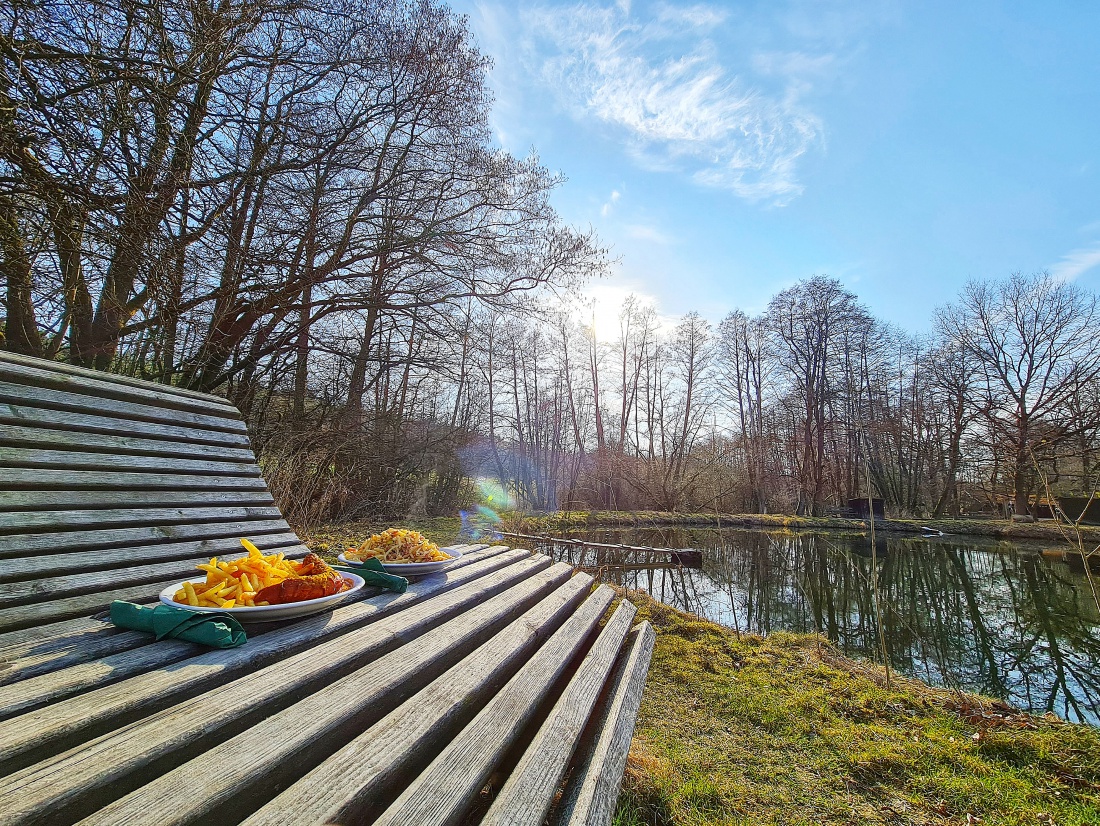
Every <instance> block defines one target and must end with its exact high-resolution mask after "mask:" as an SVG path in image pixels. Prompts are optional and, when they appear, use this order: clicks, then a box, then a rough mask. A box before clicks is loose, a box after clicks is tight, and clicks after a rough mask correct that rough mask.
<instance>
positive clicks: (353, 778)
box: [242, 574, 612, 826]
mask: <svg viewBox="0 0 1100 826" xmlns="http://www.w3.org/2000/svg"><path fill="white" fill-rule="evenodd" d="M590 581H591V579H590V578H589V577H587V576H585V575H583V574H578V575H577V576H574V577H573V579H572V580H570V584H571V585H573V586H574V588H575V596H573V597H571V598H570V600H569V601H568V602H567V603H566V604H565V605H566V607H574V605H575V603H579V606H578V607H576V608H575V610H573V611H572V614H571V616H569V617H568V618H567V619H565V620H564V622H560V623H555V624H554V628H552V629H549V630H552V631H553V634H552V635H551V636H550V637H549V638H548V639H546V638H543V637H542V636H541V635H542V634H543V633H544V632H546V631H547V630H548V629H547V628H546V627H545V625H543V624H537V625H536V624H535V622H534V621H533V620H534V619H535V617H534V616H532V615H533V613H534V609H532V611H531V612H528V614H526V615H524V616H523V617H521V618H520V619H519V620H517V621H516V622H515V623H513V624H512V625H510V626H508V627H507V628H506V629H504V630H503V631H501V632H500V634H498V635H497V636H495V637H494V638H493V639H492V640H490V641H489V642H487V643H486V644H485V645H484V646H482V647H481V648H479V649H478V650H477V651H476V652H474V653H473V654H471V655H469V656H468V657H466V658H465V659H464V660H462V662H460V663H459V664H458V665H456V666H454V667H453V668H452V669H450V670H449V671H448V672H446V673H445V674H443V675H442V676H440V677H439V678H437V679H436V680H435V681H433V682H432V683H431V684H429V685H428V686H427V687H425V688H424V689H422V690H421V691H420V692H419V693H418V694H417V695H415V696H414V697H413V698H411V699H410V700H409V701H408V702H406V703H404V704H403V705H402V706H401V707H400V708H398V709H395V710H394V711H392V712H390V713H389V714H388V715H387V716H386V717H385V718H384V719H382V720H381V721H379V722H378V723H376V724H375V725H373V726H371V727H370V728H369V729H367V730H366V731H365V732H364V733H363V734H361V735H359V736H358V737H356V738H355V739H354V740H352V741H351V742H350V743H348V744H347V745H345V746H344V747H343V748H341V749H339V750H338V751H336V752H335V753H333V754H332V755H331V756H330V757H329V758H328V759H327V760H325V761H324V762H323V763H321V764H320V765H318V766H317V767H316V768H314V769H313V770H312V771H311V772H309V773H308V774H306V775H304V776H303V777H302V778H301V780H300V781H298V782H296V783H294V784H293V785H292V786H290V787H289V788H288V789H286V791H284V792H283V793H281V794H280V795H279V796H278V797H276V798H275V799H273V800H272V801H270V802H269V803H267V804H266V805H265V806H263V807H262V808H261V809H260V810H259V811H257V812H256V813H255V814H254V815H252V816H251V817H249V818H248V819H247V820H245V821H244V824H242V826H282V824H285V823H369V822H371V821H373V819H374V818H375V817H377V816H378V815H379V814H381V812H382V811H383V810H384V809H385V807H386V806H388V805H389V804H390V803H391V802H392V800H393V798H394V797H395V790H397V789H400V788H402V787H403V786H404V785H405V784H406V783H407V782H408V781H409V780H411V779H412V778H413V777H415V775H416V774H417V773H419V772H420V771H421V770H422V769H423V768H424V766H425V765H426V764H427V762H429V761H430V759H431V756H432V755H433V754H435V753H437V752H438V751H439V750H441V749H442V748H443V746H445V745H446V744H447V743H448V742H450V740H451V739H452V738H453V737H454V736H455V735H456V734H458V732H459V731H461V730H462V728H463V727H464V726H465V725H466V724H467V723H468V722H469V720H470V718H471V717H472V716H473V715H474V714H475V713H476V712H477V711H478V710H480V708H482V707H484V706H485V704H486V702H487V700H488V698H489V697H491V696H493V695H494V694H495V693H496V692H498V691H499V690H500V687H501V685H502V683H503V682H504V681H506V680H508V679H511V677H512V676H513V675H514V673H515V671H516V669H517V668H518V667H521V665H522V664H523V663H524V661H529V658H530V657H531V656H538V657H540V658H541V659H543V660H551V659H553V658H554V657H555V655H556V656H557V657H558V659H560V660H563V661H564V660H567V659H568V658H569V656H571V654H572V652H573V651H574V650H575V648H576V646H577V645H578V644H580V642H582V641H583V640H585V639H587V638H588V637H589V635H590V634H591V633H592V631H593V630H594V629H595V627H596V625H597V623H599V621H600V619H601V618H602V617H603V615H604V614H605V612H606V611H607V608H608V606H609V605H610V604H611V600H612V593H611V591H610V590H609V589H606V588H603V589H597V590H596V591H595V592H594V593H591V594H589V593H588V590H589V582H590ZM576 586H580V588H577V587H576ZM558 593H561V591H560V590H559V592H558ZM582 600H583V601H582ZM541 604H542V603H540V605H541ZM533 628H537V629H538V632H539V633H538V634H532V629H533ZM544 639H545V641H544ZM536 642H538V643H541V650H539V651H535V652H534V654H531V653H530V649H531V648H532V646H533V645H534V644H535V643H536ZM334 776H339V777H340V783H339V784H335V785H334V784H332V783H331V782H329V780H330V779H331V778H332V777H334ZM410 822H411V821H410Z"/></svg>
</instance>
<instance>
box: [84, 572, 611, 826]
mask: <svg viewBox="0 0 1100 826" xmlns="http://www.w3.org/2000/svg"><path fill="white" fill-rule="evenodd" d="M590 581H591V580H590V578H588V577H587V576H584V575H582V576H581V581H579V582H573V581H572V580H566V581H564V582H563V583H562V584H561V585H560V586H559V587H558V588H557V589H555V590H554V591H551V592H549V593H548V594H546V596H544V597H543V598H542V599H541V600H539V601H538V602H537V603H536V604H534V605H533V606H532V607H531V608H529V609H528V610H527V611H526V612H525V613H523V614H522V616H520V617H519V618H518V619H513V618H514V616H515V614H516V613H518V609H513V610H512V611H510V612H509V616H507V617H506V618H505V620H504V622H505V623H507V624H505V625H504V629H503V630H502V631H500V632H499V633H497V634H496V635H495V636H493V637H491V638H490V639H489V640H488V641H487V642H485V643H484V644H482V645H481V646H480V647H478V648H477V649H476V650H475V651H474V652H473V653H471V654H470V655H469V657H468V658H467V659H469V658H480V657H481V656H482V652H484V651H485V650H486V649H487V648H489V647H490V646H491V645H492V643H493V642H494V641H497V640H499V639H500V638H501V637H504V638H505V639H504V642H505V644H506V646H507V647H511V648H513V649H514V648H516V647H519V648H520V649H522V651H521V652H520V653H519V654H517V656H522V653H523V652H528V653H529V650H530V649H532V648H535V647H537V645H538V642H540V641H541V640H542V639H545V637H546V636H547V635H548V634H549V633H550V632H552V631H553V629H554V628H556V627H557V625H558V624H560V622H561V621H562V620H564V619H565V617H566V616H567V615H568V613H569V612H568V610H566V609H567V608H569V607H573V606H575V605H576V603H577V602H579V601H580V600H581V599H582V598H583V597H584V594H585V592H587V590H588V587H589V583H590ZM478 613H480V612H479V611H471V612H467V613H466V614H464V615H463V622H462V624H461V625H462V627H461V630H460V629H455V630H454V631H453V632H452V633H454V634H458V635H460V634H469V633H471V632H472V631H473V629H474V627H475V626H476V624H477V623H479V622H483V621H484V620H483V619H480V618H479V617H478V616H477V615H478ZM498 624H499V623H498ZM532 629H538V631H537V633H532ZM510 630H511V631H512V633H511V634H509V633H508V632H509V631H510ZM481 636H482V635H481V634H478V637H479V638H480V637H481ZM423 642H424V643H427V642H429V641H428V640H426V639H425V640H424V641H423ZM450 642H451V641H448V643H450ZM408 648H412V646H406V648H402V649H399V650H397V651H395V652H393V653H392V654H390V655H389V656H388V657H386V658H383V659H382V660H379V661H377V662H375V663H372V664H371V665H369V666H367V667H366V668H364V669H362V670H361V671H360V672H357V673H355V674H352V675H350V676H348V677H345V678H344V679H342V680H338V681H336V682H334V683H332V684H331V685H328V686H326V687H324V688H322V689H320V690H319V691H317V692H316V693H315V694H314V695H313V696H312V697H310V698H309V699H307V700H304V701H302V702H300V703H298V704H296V705H294V706H291V707H289V708H286V709H283V710H282V711H280V712H278V713H276V714H274V715H272V716H271V717H269V718H267V719H266V720H264V721H262V722H261V723H259V724H257V725H256V726H253V727H252V728H250V729H249V730H248V731H245V732H242V733H241V734H238V735H237V736H236V737H234V738H232V739H231V740H229V741H227V742H224V743H221V744H219V746H218V748H217V749H216V750H215V751H213V752H208V753H206V754H204V755H202V756H201V757H198V758H196V759H195V760H192V761H191V762H189V763H187V764H184V765H182V766H180V767H178V768H177V769H175V770H173V771H170V772H167V773H165V774H163V775H161V776H160V777H158V778H156V779H155V780H153V781H152V782H150V783H149V784H147V785H146V786H143V787H142V788H140V789H138V790H136V791H134V792H133V793H131V794H130V795H128V796H127V797H125V798H123V799H122V800H120V801H118V802H117V803H115V804H111V805H108V806H106V807H105V808H103V809H101V810H100V811H98V812H96V813H95V814H94V815H92V816H91V817H89V818H88V819H87V820H86V821H84V824H83V826H97V824H103V825H105V824H111V826H115V824H118V825H119V826H121V825H122V824H131V823H148V822H156V823H158V824H163V825H164V826H182V824H186V823H195V822H198V821H201V820H206V819H209V818H211V817H217V816H218V814H219V813H220V812H221V811H222V810H223V809H224V808H225V807H226V806H243V807H246V808H252V807H254V806H256V805H257V804H258V803H261V802H266V801H264V799H263V793H262V791H261V790H259V789H256V787H255V783H254V782H253V781H254V778H255V777H256V776H257V775H261V776H263V777H265V778H266V779H267V781H268V784H269V785H270V786H272V787H278V786H280V785H283V784H284V783H288V782H291V781H294V780H296V779H297V778H298V777H300V775H301V774H302V772H303V771H304V769H306V768H308V767H310V766H313V765H316V764H317V763H318V762H320V760H321V759H323V757H324V756H327V755H328V754H330V753H331V752H332V750H333V749H334V748H337V747H339V746H340V745H342V744H343V743H345V742H346V741H347V740H348V739H349V738H350V737H351V736H352V734H353V733H354V732H357V731H360V730H362V729H363V728H364V727H366V726H369V725H371V724H372V723H374V722H375V721H376V720H378V719H379V718H380V717H381V716H382V715H383V714H384V713H385V712H387V711H389V710H390V709H393V708H395V707H396V708H405V707H407V706H408V705H409V704H410V703H414V702H416V700H415V698H413V697H410V695H411V694H412V691H411V690H410V689H411V688H413V687H414V685H416V684H423V682H424V681H425V677H426V676H434V675H435V674H438V673H439V672H440V671H441V670H442V669H441V668H440V664H441V655H442V654H443V649H441V648H434V649H423V650H422V651H415V652H414V651H412V650H406V649H408ZM386 660H393V661H394V662H393V664H392V666H391V664H390V663H389V662H386ZM492 664H493V663H492V661H491V660H490V661H486V662H483V663H482V666H481V669H480V671H481V674H482V675H483V676H484V675H485V674H486V673H487V669H489V668H490V667H491V665H492ZM517 667H518V664H517ZM395 669H396V671H395ZM452 673H453V669H451V670H449V671H447V672H446V673H445V674H444V675H443V676H442V677H438V678H436V679H437V680H442V679H444V678H445V677H447V676H449V675H451V674H452ZM412 675H415V680H411V679H410V677H411V676H412ZM456 690H457V689H456ZM417 696H419V695H417ZM407 697H408V698H409V699H408V700H407V701H405V700H406V698H407ZM477 700H478V698H477V697H471V696H470V695H468V694H467V695H465V702H467V703H470V704H476V702H477ZM402 701H405V702H402ZM399 704H400V705H399ZM475 710H476V706H475ZM392 713H393V712H391V714H392ZM395 736H396V737H398V738H400V739H402V740H403V739H404V738H405V736H406V734H405V732H401V733H400V734H395ZM257 743H263V744H264V748H263V750H262V752H259V751H258V750H257V748H256V744H257ZM343 768H344V767H341V770H340V771H339V772H338V774H337V775H336V776H337V777H340V783H339V785H340V786H342V785H344V783H345V782H346V781H345V778H344V771H343ZM200 782H201V783H202V794H201V795H196V794H195V793H194V789H195V788H196V784H198V783H200ZM322 785H323V787H324V788H325V789H326V790H328V791H330V792H332V791H334V790H335V789H334V787H335V786H336V785H337V784H334V783H333V776H331V775H330V776H329V777H328V778H327V779H326V780H325V781H324V782H323V784H322ZM280 822H281V823H288V822H294V820H293V819H292V818H289V817H286V816H284V818H283V819H282V820H281V821H280ZM344 822H348V821H344Z"/></svg>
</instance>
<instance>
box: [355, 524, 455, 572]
mask: <svg viewBox="0 0 1100 826" xmlns="http://www.w3.org/2000/svg"><path fill="white" fill-rule="evenodd" d="M371 557H377V559H378V560H379V561H380V562H389V563H396V564H406V563H409V562H443V561H445V560H448V559H450V558H451V557H450V556H448V555H447V554H445V553H443V551H441V550H439V546H438V545H436V544H435V543H434V542H429V541H428V540H427V539H425V538H424V535H423V534H421V533H417V532H416V531H410V530H405V529H404V528H390V529H389V530H385V531H382V533H376V534H375V535H374V536H372V537H371V538H370V539H368V540H367V541H366V542H364V543H363V544H362V545H360V546H359V547H358V548H348V549H347V550H346V551H344V558H345V559H351V560H354V561H356V562H362V561H363V560H365V559H370V558H371Z"/></svg>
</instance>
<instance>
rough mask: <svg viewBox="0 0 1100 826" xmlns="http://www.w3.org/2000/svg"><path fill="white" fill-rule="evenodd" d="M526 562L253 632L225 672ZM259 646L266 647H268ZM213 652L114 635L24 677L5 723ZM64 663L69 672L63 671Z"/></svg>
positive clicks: (465, 572)
mask: <svg viewBox="0 0 1100 826" xmlns="http://www.w3.org/2000/svg"><path fill="white" fill-rule="evenodd" d="M524 558H525V555H524V554H523V553H522V552H512V553H508V554H493V555H491V556H486V557H484V558H482V559H479V560H478V564H476V565H473V566H466V567H464V568H460V569H456V570H455V571H453V572H449V573H448V575H447V576H445V577H443V576H439V577H431V578H430V579H429V580H427V581H425V582H421V583H417V587H415V588H412V589H410V590H409V591H406V592H405V594H403V595H401V596H400V597H398V598H396V599H393V598H391V597H389V596H387V595H386V594H379V595H377V596H374V597H373V598H370V599H367V600H365V601H363V602H361V603H352V604H350V605H343V606H340V607H338V608H336V609H335V611H334V612H333V613H332V615H331V618H330V619H327V620H325V621H321V620H317V619H315V620H313V621H312V622H311V624H310V625H309V626H301V627H298V626H281V627H279V628H277V629H274V630H271V631H268V632H266V633H265V634H264V635H263V637H262V638H257V637H256V635H255V634H254V633H252V632H250V634H251V636H250V641H249V644H248V647H247V650H243V651H240V652H238V653H237V654H234V655H230V656H227V657H225V658H224V660H229V661H230V662H228V663H227V665H226V671H227V673H228V672H230V671H234V670H235V671H244V670H246V669H249V668H256V667H258V666H259V665H260V664H262V663H264V662H267V661H268V660H269V659H271V658H273V657H275V656H288V655H289V654H291V653H293V652H295V651H297V650H299V649H300V648H302V647H303V646H304V645H309V644H317V643H320V642H321V641H322V640H323V639H326V638H328V637H332V636H334V635H337V634H340V633H343V632H344V631H347V630H348V629H350V628H353V627H355V626H356V625H359V624H365V623H366V622H368V621H374V620H376V619H378V618H379V617H382V616H385V615H386V614H388V613H393V612H395V611H399V610H401V609H403V608H405V607H408V606H409V605H412V604H413V603H415V602H419V601H422V600H424V599H427V598H429V597H431V596H433V595H434V594H437V593H442V592H443V591H446V590H448V589H451V588H456V587H458V586H459V585H462V584H464V583H466V582H470V581H472V580H474V579H477V578H478V577H482V576H485V575H487V574H491V573H493V572H494V571H497V570H498V569H500V568H503V567H504V566H506V565H508V564H510V563H512V562H516V561H519V560H521V559H524ZM507 581H510V580H504V579H501V580H498V581H487V582H486V583H485V584H484V585H483V587H484V589H485V593H486V594H490V595H491V594H492V593H493V592H494V589H495V590H499V589H500V588H503V587H505V583H506V582H507ZM292 628H297V630H292ZM311 635H312V636H311ZM259 639H262V640H263V642H262V644H261V642H260V641H259ZM86 647H88V645H87V643H86V642H84V643H82V648H86ZM206 652H207V649H203V648H200V649H195V648H193V647H191V646H190V645H188V644H186V643H180V642H178V641H175V640H161V641H160V642H159V643H156V644H154V643H153V638H152V637H151V636H149V635H148V634H142V633H140V632H125V634H115V635H113V636H111V637H107V638H106V639H105V642H104V644H103V645H102V646H101V647H100V651H99V653H97V655H96V656H95V657H93V658H80V659H77V658H75V657H73V658H70V660H69V661H68V662H63V661H61V659H60V658H59V659H58V660H55V661H54V662H52V663H45V664H39V663H32V665H38V668H37V670H36V671H33V672H31V673H30V674H29V675H28V676H26V677H24V678H23V679H22V681H21V682H19V683H17V684H11V685H5V686H0V719H4V718H7V717H11V716H14V715H15V714H17V713H21V712H25V711H29V710H32V709H34V708H38V707H40V706H43V705H45V704H47V703H57V702H58V701H60V700H64V699H66V698H68V697H71V696H73V695H75V694H87V693H88V692H91V691H92V690H93V689H97V688H101V687H103V686H106V685H110V684H114V683H118V682H120V681H122V680H124V679H127V678H130V677H133V676H135V675H138V674H143V673H145V672H147V671H151V670H152V669H154V668H159V667H162V666H165V665H169V664H171V663H173V662H177V661H178V660H181V659H184V658H186V657H190V656H201V655H202V654H205V653H206ZM224 660H223V661H224ZM59 662H61V664H62V665H64V666H65V667H64V668H61V667H59ZM51 666H52V667H51ZM23 671H24V672H27V671H31V669H30V668H24V669H23ZM0 673H2V672H0ZM223 676H224V675H223ZM158 691H160V688H159V685H151V686H149V687H146V686H145V685H143V683H142V681H140V680H139V681H134V682H129V683H127V685H126V689H125V692H124V694H125V696H124V697H122V698H121V699H122V701H124V702H125V703H126V704H127V705H126V709H127V711H126V713H127V714H129V713H131V709H133V708H134V707H136V706H137V704H138V703H139V702H140V700H141V698H142V696H144V695H150V696H156V692H158ZM118 701H119V695H118V693H117V692H116V693H115V694H114V695H113V697H112V695H111V693H109V692H105V693H101V694H97V695H95V696H92V697H86V698H85V699H84V700H82V701H81V705H82V706H96V705H100V713H103V712H110V710H111V707H112V704H113V703H115V702H118ZM82 713H83V712H82V711H81V709H80V708H79V707H78V708H75V709H73V710H71V711H67V710H65V709H60V710H57V711H56V713H55V714H54V715H53V718H54V719H53V722H54V723H57V722H60V720H59V719H58V718H59V717H64V715H65V714H69V715H70V716H73V717H77V718H79V717H80V716H81V715H82Z"/></svg>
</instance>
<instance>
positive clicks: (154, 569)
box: [0, 543, 309, 610]
mask: <svg viewBox="0 0 1100 826" xmlns="http://www.w3.org/2000/svg"><path fill="white" fill-rule="evenodd" d="M281 552H282V553H284V554H286V556H287V557H290V558H299V557H303V556H305V555H306V554H307V553H309V549H308V548H306V547H305V546H303V545H298V544H295V545H291V546H289V547H287V548H285V549H281ZM243 555H244V549H243V548H241V546H240V544H239V543H238V545H237V547H236V548H235V549H234V550H233V551H231V552H229V553H228V554H226V556H228V557H230V558H236V557H241V556H243ZM209 559H210V557H208V556H206V555H205V554H201V553H200V554H192V555H191V556H190V557H184V558H183V559H172V560H169V561H166V562H159V563H135V564H134V565H132V566H129V567H126V568H113V569H111V570H109V571H93V570H88V571H83V572H81V573H79V574H67V575H63V576H51V577H40V578H38V579H27V580H23V581H21V582H9V583H8V584H6V585H5V586H4V588H3V589H2V590H0V610H2V609H4V608H9V607H11V606H13V605H24V604H28V603H32V602H42V601H43V600H57V599H61V598H62V597H69V596H76V595H77V594H91V593H95V592H96V591H102V590H108V589H116V588H121V587H126V586H128V585H139V584H141V583H143V582H160V581H162V580H164V579H165V578H166V577H178V578H179V579H180V580H183V579H187V578H188V577H200V576H205V575H206V574H205V573H204V572H203V571H200V570H198V569H197V567H196V566H197V565H198V564H199V563H202V562H207V561H209Z"/></svg>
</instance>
